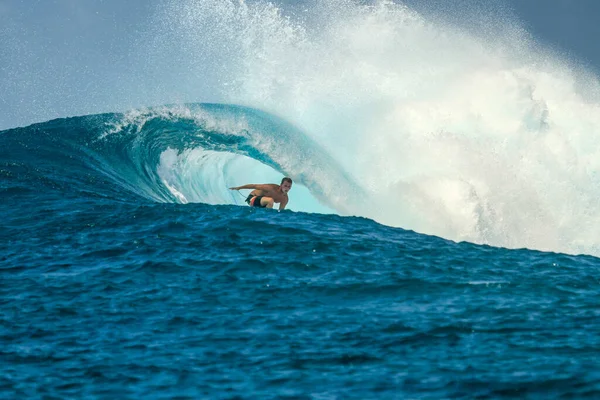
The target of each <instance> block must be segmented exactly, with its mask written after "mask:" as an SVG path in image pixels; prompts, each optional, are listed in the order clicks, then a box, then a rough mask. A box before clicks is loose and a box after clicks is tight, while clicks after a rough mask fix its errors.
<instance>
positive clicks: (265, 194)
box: [229, 176, 292, 210]
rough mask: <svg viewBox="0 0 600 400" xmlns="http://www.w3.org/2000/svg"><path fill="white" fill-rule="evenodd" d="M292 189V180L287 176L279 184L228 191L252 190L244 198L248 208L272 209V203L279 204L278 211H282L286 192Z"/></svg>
mask: <svg viewBox="0 0 600 400" xmlns="http://www.w3.org/2000/svg"><path fill="white" fill-rule="evenodd" d="M291 188H292V180H291V179H290V178H288V177H287V176H286V177H285V178H283V179H282V180H281V184H279V185H276V184H274V183H265V184H260V185H255V184H248V185H244V186H236V187H231V188H229V189H230V190H240V189H254V190H253V191H252V192H250V194H249V195H248V197H247V198H246V203H248V205H249V206H250V207H261V208H273V204H274V203H280V204H279V210H284V209H285V206H286V205H287V203H288V192H289V191H290V189H291Z"/></svg>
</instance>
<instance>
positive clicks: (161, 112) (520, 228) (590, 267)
mask: <svg viewBox="0 0 600 400" xmlns="http://www.w3.org/2000/svg"><path fill="white" fill-rule="evenodd" d="M160 4H161V6H160V7H158V8H157V10H156V14H155V20H154V21H151V22H152V23H151V24H149V26H150V28H148V32H146V33H145V34H146V35H149V36H148V39H151V40H148V41H147V43H145V45H144V46H141V51H143V52H144V54H145V55H147V57H148V59H149V60H151V61H156V63H153V62H148V63H147V64H145V65H144V67H143V68H142V70H140V74H141V75H142V76H144V77H145V79H150V78H149V77H152V80H151V82H152V85H153V86H154V87H155V90H156V93H159V92H161V93H168V90H169V87H171V86H174V87H177V85H178V84H183V85H184V86H189V87H190V88H191V89H190V90H192V91H194V90H195V88H197V86H194V83H195V84H198V82H202V84H203V85H204V84H206V85H208V86H203V87H204V88H205V89H206V87H210V86H211V85H212V86H214V88H213V89H214V90H215V92H216V91H218V92H219V95H220V96H221V97H222V99H223V101H221V102H218V103H198V102H172V103H169V104H163V103H158V104H159V105H157V106H148V107H138V108H135V109H118V108H117V110H116V111H119V112H111V113H103V111H104V110H100V108H102V107H100V108H99V109H98V110H97V111H96V112H88V113H87V114H88V115H84V116H77V117H69V118H58V119H49V118H46V119H42V122H38V123H35V124H32V125H28V126H24V127H18V128H13V129H7V130H3V131H0V197H1V198H2V205H3V207H1V208H0V227H1V229H0V276H1V283H2V284H1V285H0V305H1V307H0V360H1V361H2V362H1V363H0V398H7V399H22V398H40V399H54V398H56V399H63V398H98V399H100V398H110V399H113V398H119V399H139V398H148V399H198V398H223V399H225V398H244V399H245V398H248V399H255V398H259V399H263V398H264V399H269V398H307V399H308V398H312V399H345V398H356V399H388V398H394V399H395V398H399V399H445V398H535V399H538V398H539V399H547V398H598V397H600V372H599V371H600V361H599V360H600V359H599V358H598V354H600V323H599V322H598V321H599V317H600V307H599V301H598V298H599V296H600V268H599V267H600V259H599V258H598V257H599V256H600V239H599V237H600V236H598V232H599V231H598V226H599V223H600V213H599V212H598V210H599V208H598V204H599V203H598V200H597V199H598V195H599V193H598V192H599V191H598V187H600V186H598V183H600V182H598V180H599V179H600V177H599V176H598V173H597V171H598V169H599V168H600V165H599V164H598V163H599V160H600V154H598V150H597V147H596V146H595V143H597V141H598V139H599V138H598V132H599V130H598V128H600V112H599V111H600V101H599V98H600V97H599V96H598V93H600V92H599V91H598V87H599V85H598V80H597V78H596V77H595V76H593V74H590V73H589V72H586V71H585V70H583V69H581V68H577V67H574V66H573V64H572V63H571V62H570V61H569V60H567V59H564V58H563V57H561V56H559V55H556V54H552V53H550V52H548V51H547V50H544V49H542V48H540V47H539V46H538V45H537V44H536V43H535V42H534V41H533V40H532V39H531V38H529V37H528V35H527V33H526V32H525V31H523V30H522V29H521V28H520V27H519V26H518V24H516V23H514V21H513V20H511V19H510V18H508V19H501V18H498V19H495V20H494V23H493V24H489V25H487V26H486V29H484V30H480V28H478V27H477V25H476V24H475V25H469V24H470V23H471V22H472V21H471V20H470V19H469V18H474V17H476V16H477V15H479V14H477V15H475V16H469V15H465V19H464V21H463V22H460V21H457V20H455V19H453V18H450V17H449V18H447V19H441V18H436V17H435V16H434V15H430V14H427V13H425V14H422V13H419V12H417V11H415V10H414V9H412V8H410V7H408V6H406V5H403V4H399V3H393V2H388V1H382V2H376V3H374V4H370V3H369V4H370V5H369V4H367V3H365V2H354V1H346V0H329V1H325V0H323V1H315V2H312V3H310V4H309V5H308V6H306V8H303V7H294V6H293V5H292V6H289V8H285V7H283V6H282V5H278V4H272V3H267V2H250V1H249V2H234V1H220V0H219V1H216V0H214V1H213V0H205V1H195V0H186V1H172V2H168V1H167V2H160ZM153 29H156V31H153ZM159 54H160V55H161V56H160V57H158V55H159ZM161 63H162V64H161ZM165 63H173V64H176V68H177V71H176V72H177V76H178V77H185V78H183V83H181V82H179V81H178V80H172V77H169V76H166V75H160V74H157V73H156V70H153V68H156V69H157V70H158V69H164V70H165V71H166V70H168V68H167V65H166V64H165ZM173 68H175V67H173ZM165 74H166V73H165ZM179 90H181V92H180V94H181V93H184V89H183V88H182V87H179ZM491 93H492V94H493V96H492V95H490V94H491ZM146 95H147V96H148V99H150V98H153V95H152V93H146ZM194 95H195V96H197V97H202V96H201V95H199V94H198V93H195V94H194ZM183 97H185V96H183ZM148 102H149V103H151V102H150V101H148ZM92 108H93V107H92ZM81 114H85V113H81ZM32 122H33V121H32ZM283 176H290V177H291V178H292V179H293V180H294V185H293V188H292V190H291V192H290V202H289V204H288V209H286V210H284V211H282V212H278V211H277V210H265V209H254V208H250V207H248V206H247V205H245V204H244V202H243V200H244V198H245V196H246V195H247V191H241V193H238V192H237V191H231V190H228V187H231V186H239V185H243V184H246V183H266V182H273V183H278V182H279V181H280V180H281V178H282V177H283Z"/></svg>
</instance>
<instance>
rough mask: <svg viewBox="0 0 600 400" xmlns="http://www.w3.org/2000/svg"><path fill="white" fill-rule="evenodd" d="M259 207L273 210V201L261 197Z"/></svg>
mask: <svg viewBox="0 0 600 400" xmlns="http://www.w3.org/2000/svg"><path fill="white" fill-rule="evenodd" d="M260 205H261V207H266V208H273V199H272V198H270V197H263V198H262V199H260Z"/></svg>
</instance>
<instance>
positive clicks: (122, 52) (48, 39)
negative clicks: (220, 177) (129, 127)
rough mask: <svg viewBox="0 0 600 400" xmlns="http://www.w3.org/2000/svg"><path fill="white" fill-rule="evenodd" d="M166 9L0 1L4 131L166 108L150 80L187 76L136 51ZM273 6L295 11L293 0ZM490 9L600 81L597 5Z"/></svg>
mask: <svg viewBox="0 0 600 400" xmlns="http://www.w3.org/2000/svg"><path fill="white" fill-rule="evenodd" d="M247 1H252V0H247ZM162 2H163V0H128V1H123V0H0V129H7V128H11V127H16V126H25V125H28V124H31V123H34V122H41V121H44V120H48V119H51V118H58V117H67V116H71V115H74V114H86V113H98V112H106V111H125V110H127V109H129V108H132V107H140V106H144V105H156V104H162V103H164V99H162V98H161V96H160V91H157V90H156V88H152V87H151V85H152V82H151V81H152V76H153V74H158V73H160V68H162V67H165V68H167V67H168V68H172V69H173V71H172V73H173V74H183V73H184V72H183V71H177V68H176V65H170V64H169V61H170V60H164V64H161V65H144V63H145V62H146V61H147V60H146V58H145V57H144V52H143V51H137V50H138V49H142V48H145V47H144V46H145V45H146V44H147V43H145V41H147V40H148V38H147V36H144V33H145V32H147V27H148V25H149V24H152V23H153V20H152V17H153V15H154V14H155V11H156V8H157V7H158V6H159V5H160V4H161V3H162ZM404 2H405V3H406V4H408V5H409V6H411V7H413V8H414V9H416V10H417V11H420V12H424V13H426V12H427V11H428V10H429V11H431V10H432V8H436V7H437V8H438V10H436V11H437V12H440V10H441V12H445V10H448V15H450V14H452V10H451V8H452V7H455V6H458V7H459V8H463V9H473V8H474V7H475V8H476V4H477V3H478V2H477V0H452V1H448V0H405V1H404ZM278 3H281V4H284V5H288V6H289V4H297V2H296V1H295V0H280V1H279V2H278ZM496 4H497V7H499V8H502V9H503V10H509V12H510V13H511V14H512V15H514V17H515V18H516V19H517V20H518V21H520V23H521V24H522V25H523V26H524V27H525V28H526V29H527V30H528V31H529V32H530V33H531V35H532V36H533V37H534V38H535V40H536V41H537V42H539V43H541V44H543V45H544V46H547V47H549V48H552V49H553V50H555V51H556V52H558V53H560V54H563V55H566V56H567V57H568V58H569V59H570V60H571V62H574V63H575V64H582V65H585V66H586V67H587V68H589V69H590V70H592V71H594V72H595V73H596V75H599V74H600V46H598V44H597V38H598V37H600V24H598V22H597V21H598V20H599V18H600V1H597V0H499V1H498V2H497V3H496ZM455 18H460V13H459V14H458V16H457V17H455ZM450 19H452V18H450ZM171 64H173V63H171ZM144 68H145V69H144ZM141 69H144V71H145V73H144V76H143V77H142V76H140V73H139V71H140V70H141ZM182 79H185V77H182ZM208 80H209V79H208V78H207V81H208ZM199 85H200V86H198V87H195V88H194V90H195V91H196V92H197V93H198V99H197V101H205V102H206V101H218V100H219V99H218V97H215V96H214V94H213V93H212V92H211V89H210V87H208V86H207V87H203V86H201V84H199ZM107 88H110V89H107ZM133 93H135V95H133ZM169 100H172V99H169ZM186 100H187V99H186ZM142 103H145V104H142Z"/></svg>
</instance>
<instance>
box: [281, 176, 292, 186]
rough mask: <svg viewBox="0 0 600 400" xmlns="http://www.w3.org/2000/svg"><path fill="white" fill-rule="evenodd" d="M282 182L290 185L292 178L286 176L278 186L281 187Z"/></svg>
mask: <svg viewBox="0 0 600 400" xmlns="http://www.w3.org/2000/svg"><path fill="white" fill-rule="evenodd" d="M283 182H289V183H290V185H291V184H292V183H293V182H292V178H288V177H287V176H286V177H285V178H283V179H282V180H281V183H280V185H283Z"/></svg>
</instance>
